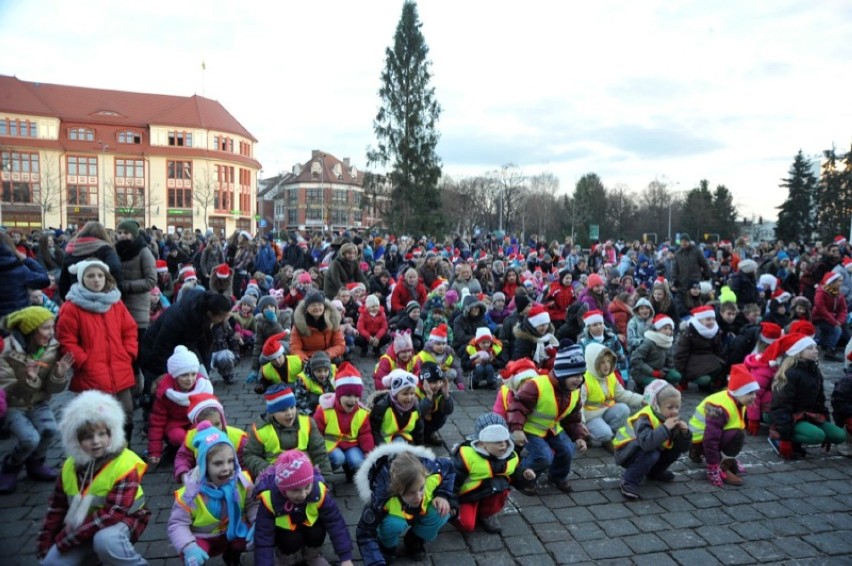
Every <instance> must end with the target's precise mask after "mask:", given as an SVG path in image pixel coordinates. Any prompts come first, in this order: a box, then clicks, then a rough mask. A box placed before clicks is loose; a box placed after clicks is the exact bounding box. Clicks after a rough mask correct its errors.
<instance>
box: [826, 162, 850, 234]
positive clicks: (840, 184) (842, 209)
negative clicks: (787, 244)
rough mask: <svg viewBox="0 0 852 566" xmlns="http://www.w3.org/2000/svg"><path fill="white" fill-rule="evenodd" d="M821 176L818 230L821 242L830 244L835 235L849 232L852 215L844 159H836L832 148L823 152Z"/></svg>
mask: <svg viewBox="0 0 852 566" xmlns="http://www.w3.org/2000/svg"><path fill="white" fill-rule="evenodd" d="M823 155H824V156H825V161H824V162H823V164H822V176H821V179H820V184H819V228H820V237H821V239H822V241H823V242H830V241H831V240H832V239H833V238H834V236H835V235H837V234H847V233H848V232H849V223H850V215H851V214H852V195H850V189H852V186H850V183H849V182H848V181H847V180H846V179H847V178H848V175H847V174H846V173H845V171H844V169H845V161H846V160H845V158H843V159H838V157H837V152H836V151H835V149H834V148H831V149H827V150H825V151H824V152H823Z"/></svg>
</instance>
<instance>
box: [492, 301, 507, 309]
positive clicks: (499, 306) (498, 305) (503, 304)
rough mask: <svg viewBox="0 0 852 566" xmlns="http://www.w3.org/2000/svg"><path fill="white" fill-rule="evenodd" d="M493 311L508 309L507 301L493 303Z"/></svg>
mask: <svg viewBox="0 0 852 566" xmlns="http://www.w3.org/2000/svg"><path fill="white" fill-rule="evenodd" d="M491 306H492V309H493V310H495V311H501V310H503V309H504V308H505V307H506V301H505V300H504V299H494V300H493V301H491Z"/></svg>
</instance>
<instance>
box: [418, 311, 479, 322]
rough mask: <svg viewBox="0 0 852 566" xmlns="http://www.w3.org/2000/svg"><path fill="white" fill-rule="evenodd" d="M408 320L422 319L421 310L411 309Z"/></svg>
mask: <svg viewBox="0 0 852 566" xmlns="http://www.w3.org/2000/svg"><path fill="white" fill-rule="evenodd" d="M471 310H473V309H471ZM408 318H410V319H411V320H417V319H418V318H420V309H411V312H410V313H408Z"/></svg>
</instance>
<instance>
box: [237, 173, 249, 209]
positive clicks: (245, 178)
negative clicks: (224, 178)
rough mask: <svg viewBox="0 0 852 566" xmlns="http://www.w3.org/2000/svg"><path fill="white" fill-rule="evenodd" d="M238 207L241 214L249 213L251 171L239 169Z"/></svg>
mask: <svg viewBox="0 0 852 566" xmlns="http://www.w3.org/2000/svg"><path fill="white" fill-rule="evenodd" d="M239 204H240V206H239V209H240V210H241V211H242V213H243V214H249V213H250V212H251V171H249V170H248V169H242V168H241V169H240V203H239Z"/></svg>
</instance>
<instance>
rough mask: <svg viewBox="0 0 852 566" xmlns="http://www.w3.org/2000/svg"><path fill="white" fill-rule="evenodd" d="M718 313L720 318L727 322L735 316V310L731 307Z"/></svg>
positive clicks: (732, 320) (729, 322) (731, 320)
mask: <svg viewBox="0 0 852 566" xmlns="http://www.w3.org/2000/svg"><path fill="white" fill-rule="evenodd" d="M720 314H721V315H722V320H724V321H725V322H726V323H728V324H731V323H732V322H734V319H736V318H737V311H735V310H733V309H725V310H723V311H722V312H721V313H720Z"/></svg>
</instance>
